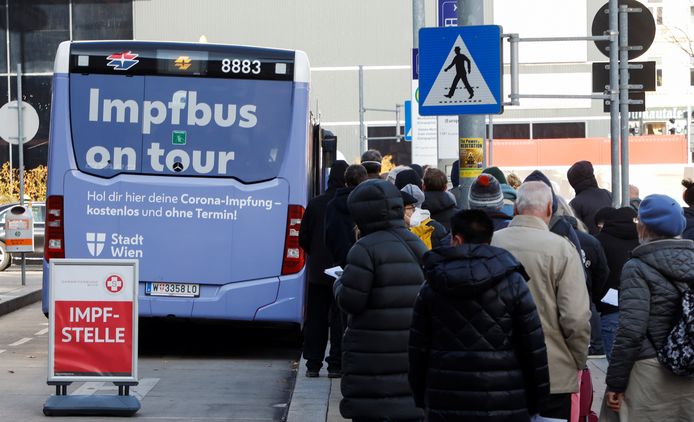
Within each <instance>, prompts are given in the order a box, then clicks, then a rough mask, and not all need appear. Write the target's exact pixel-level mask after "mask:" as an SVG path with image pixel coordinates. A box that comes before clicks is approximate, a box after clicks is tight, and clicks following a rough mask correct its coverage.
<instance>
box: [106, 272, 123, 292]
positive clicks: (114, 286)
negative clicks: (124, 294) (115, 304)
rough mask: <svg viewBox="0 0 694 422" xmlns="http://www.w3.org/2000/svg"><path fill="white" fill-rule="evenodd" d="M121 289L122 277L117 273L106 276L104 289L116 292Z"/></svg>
mask: <svg viewBox="0 0 694 422" xmlns="http://www.w3.org/2000/svg"><path fill="white" fill-rule="evenodd" d="M122 289H123V279H122V278H121V277H120V276H119V275H110V276H108V278H106V290H108V291H109V292H111V293H118V292H120V291H121V290H122Z"/></svg>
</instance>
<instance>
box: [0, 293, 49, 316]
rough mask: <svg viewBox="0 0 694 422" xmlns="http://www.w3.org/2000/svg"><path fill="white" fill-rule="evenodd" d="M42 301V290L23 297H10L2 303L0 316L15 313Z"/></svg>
mask: <svg viewBox="0 0 694 422" xmlns="http://www.w3.org/2000/svg"><path fill="white" fill-rule="evenodd" d="M39 300H41V289H38V290H34V291H31V292H29V293H27V294H24V295H21V296H9V297H7V299H5V300H3V301H1V302H0V316H2V315H6V314H9V313H10V312H14V311H16V310H17V309H19V308H23V307H25V306H27V305H31V304H32V303H36V302H38V301H39Z"/></svg>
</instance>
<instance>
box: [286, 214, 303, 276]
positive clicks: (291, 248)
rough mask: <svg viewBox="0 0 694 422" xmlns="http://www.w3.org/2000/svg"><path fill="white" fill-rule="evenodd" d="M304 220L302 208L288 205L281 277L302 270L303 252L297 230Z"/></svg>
mask: <svg viewBox="0 0 694 422" xmlns="http://www.w3.org/2000/svg"><path fill="white" fill-rule="evenodd" d="M302 218H304V207H302V206H301V205H290V206H289V209H288V210H287V234H286V236H285V238H284V258H283V259H282V275H287V274H295V273H298V272H299V271H301V269H302V268H304V262H305V259H306V258H305V255H304V250H303V249H301V247H300V246H299V228H300V227H301V219H302Z"/></svg>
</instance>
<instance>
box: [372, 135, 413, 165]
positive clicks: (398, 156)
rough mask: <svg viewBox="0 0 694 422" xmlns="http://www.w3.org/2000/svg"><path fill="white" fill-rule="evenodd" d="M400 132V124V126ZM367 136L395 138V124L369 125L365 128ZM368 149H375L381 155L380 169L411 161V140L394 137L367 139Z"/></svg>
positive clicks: (406, 163)
mask: <svg viewBox="0 0 694 422" xmlns="http://www.w3.org/2000/svg"><path fill="white" fill-rule="evenodd" d="M400 132H401V133H402V126H401V127H400ZM366 136H367V138H390V137H392V138H395V126H370V127H367V128H366ZM369 149H377V150H379V151H380V152H381V155H382V156H383V167H382V168H381V171H388V169H390V168H391V167H395V166H399V165H401V164H402V165H408V164H411V163H412V142H404V141H398V140H396V139H369Z"/></svg>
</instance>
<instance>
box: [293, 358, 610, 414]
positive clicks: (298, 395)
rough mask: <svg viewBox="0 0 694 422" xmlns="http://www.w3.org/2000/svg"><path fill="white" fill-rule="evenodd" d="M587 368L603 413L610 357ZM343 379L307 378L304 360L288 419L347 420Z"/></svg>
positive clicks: (596, 407)
mask: <svg viewBox="0 0 694 422" xmlns="http://www.w3.org/2000/svg"><path fill="white" fill-rule="evenodd" d="M588 367H589V368H590V375H591V378H592V379H593V406H592V408H593V411H595V413H597V414H598V415H599V414H600V407H601V406H602V400H603V397H604V395H605V375H606V373H607V359H605V358H601V359H589V360H588ZM340 399H342V394H341V393H340V379H339V378H337V379H330V378H328V372H327V370H326V369H322V370H321V372H320V377H318V378H306V361H305V360H304V359H301V361H300V362H299V367H298V368H297V374H296V384H295V385H294V393H293V395H292V400H291V403H290V404H289V413H288V415H287V422H344V421H349V419H344V418H343V417H342V416H341V415H340Z"/></svg>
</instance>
